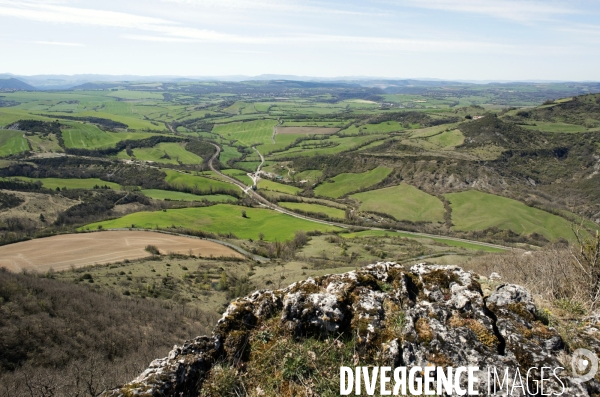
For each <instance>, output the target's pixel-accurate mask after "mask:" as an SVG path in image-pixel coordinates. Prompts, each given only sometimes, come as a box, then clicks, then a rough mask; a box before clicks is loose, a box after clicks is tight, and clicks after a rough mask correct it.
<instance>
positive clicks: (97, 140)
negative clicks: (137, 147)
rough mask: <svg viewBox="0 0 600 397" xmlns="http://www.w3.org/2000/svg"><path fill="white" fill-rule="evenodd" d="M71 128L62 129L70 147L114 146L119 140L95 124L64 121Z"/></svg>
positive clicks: (64, 138) (94, 147)
mask: <svg viewBox="0 0 600 397" xmlns="http://www.w3.org/2000/svg"><path fill="white" fill-rule="evenodd" d="M63 124H65V125H68V126H69V127H70V128H65V129H63V130H61V131H62V137H63V141H64V142H65V146H66V147H68V148H77V149H97V148H107V147H111V146H114V145H115V144H116V143H117V142H119V140H117V139H115V138H113V137H112V136H111V135H109V134H107V133H106V132H104V131H102V130H101V129H100V128H98V127H96V126H95V125H94V124H83V123H73V122H63Z"/></svg>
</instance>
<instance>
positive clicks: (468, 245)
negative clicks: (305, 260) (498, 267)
mask: <svg viewBox="0 0 600 397" xmlns="http://www.w3.org/2000/svg"><path fill="white" fill-rule="evenodd" d="M340 236H342V237H344V238H355V237H364V236H375V237H385V236H400V237H405V238H411V239H418V240H421V239H425V240H432V241H435V242H436V243H440V244H445V245H447V246H450V247H457V248H464V249H468V250H474V251H484V252H504V251H505V250H503V249H500V248H494V247H487V246H485V245H479V244H474V243H468V242H466V241H456V240H450V239H446V238H443V237H429V236H419V235H418V234H414V233H409V232H394V231H386V230H365V231H363V232H353V233H340Z"/></svg>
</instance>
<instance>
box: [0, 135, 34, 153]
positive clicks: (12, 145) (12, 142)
mask: <svg viewBox="0 0 600 397" xmlns="http://www.w3.org/2000/svg"><path fill="white" fill-rule="evenodd" d="M28 150H29V144H28V143H27V139H25V138H23V132H22V131H14V130H0V157H6V156H11V155H13V154H18V153H23V152H27V151H28Z"/></svg>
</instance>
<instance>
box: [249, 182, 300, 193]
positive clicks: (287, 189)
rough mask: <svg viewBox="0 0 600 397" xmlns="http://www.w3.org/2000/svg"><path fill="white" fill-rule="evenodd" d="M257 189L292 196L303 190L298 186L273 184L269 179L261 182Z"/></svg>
mask: <svg viewBox="0 0 600 397" xmlns="http://www.w3.org/2000/svg"><path fill="white" fill-rule="evenodd" d="M257 187H258V189H259V190H272V191H275V192H281V193H287V194H291V195H295V194H296V193H298V192H300V191H301V190H302V189H300V188H297V187H296V186H290V185H284V184H283V183H277V182H273V181H270V180H268V179H261V180H259V181H258V186H257Z"/></svg>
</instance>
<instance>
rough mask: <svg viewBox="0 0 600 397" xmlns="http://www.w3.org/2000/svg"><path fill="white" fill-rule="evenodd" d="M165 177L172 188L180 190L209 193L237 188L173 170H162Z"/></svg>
mask: <svg viewBox="0 0 600 397" xmlns="http://www.w3.org/2000/svg"><path fill="white" fill-rule="evenodd" d="M163 171H164V172H165V173H166V174H167V177H166V178H165V180H166V181H167V182H168V183H169V184H170V185H172V186H175V187H180V188H189V189H197V190H199V191H202V192H210V191H212V190H223V189H224V190H236V189H238V187H236V186H234V185H233V184H231V183H227V182H222V181H216V180H214V179H210V178H204V177H202V176H196V175H190V174H184V173H182V172H177V171H173V170H163Z"/></svg>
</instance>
